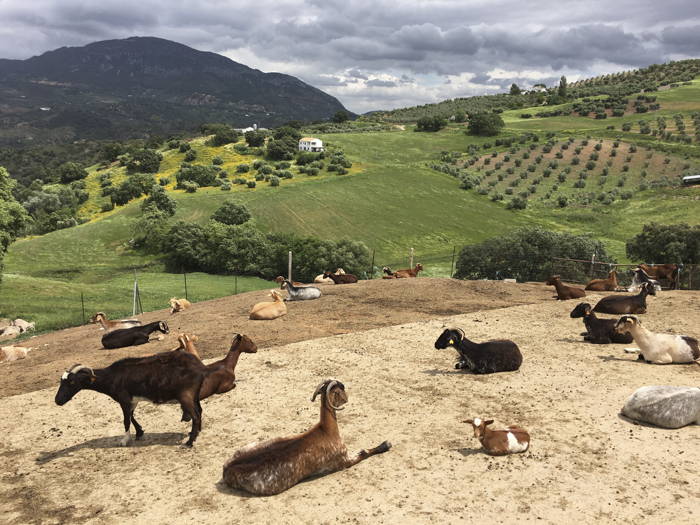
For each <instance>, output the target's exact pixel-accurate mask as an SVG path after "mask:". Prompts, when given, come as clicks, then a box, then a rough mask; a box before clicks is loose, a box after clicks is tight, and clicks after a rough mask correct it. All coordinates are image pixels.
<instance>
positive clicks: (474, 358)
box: [435, 328, 523, 374]
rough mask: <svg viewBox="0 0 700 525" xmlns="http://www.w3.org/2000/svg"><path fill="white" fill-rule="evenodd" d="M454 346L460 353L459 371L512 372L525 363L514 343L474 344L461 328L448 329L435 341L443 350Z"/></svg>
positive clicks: (500, 341) (492, 342)
mask: <svg viewBox="0 0 700 525" xmlns="http://www.w3.org/2000/svg"><path fill="white" fill-rule="evenodd" d="M448 346H452V347H453V348H454V349H455V350H457V352H459V361H458V362H457V364H455V368H457V369H465V368H466V369H469V370H471V371H472V372H473V373H475V374H492V373H495V372H512V371H513V370H518V369H519V368H520V365H521V364H522V362H523V356H522V354H521V353H520V349H519V348H518V345H516V344H515V343H514V342H513V341H507V340H494V341H487V342H485V343H473V342H472V341H470V340H469V339H467V338H466V337H465V335H464V331H463V330H462V329H460V328H448V329H447V330H445V331H444V332H442V334H440V337H438V338H437V341H435V348H437V349H438V350H441V349H443V348H447V347H448Z"/></svg>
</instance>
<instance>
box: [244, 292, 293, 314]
mask: <svg viewBox="0 0 700 525" xmlns="http://www.w3.org/2000/svg"><path fill="white" fill-rule="evenodd" d="M270 297H272V299H273V300H272V302H270V301H265V302H262V303H257V304H255V305H254V306H253V308H251V309H250V315H249V316H248V318H249V319H254V320H258V321H271V320H272V319H277V318H278V317H282V316H283V315H286V313H287V305H286V304H284V301H282V296H281V295H280V293H279V292H278V291H277V290H272V291H271V292H270Z"/></svg>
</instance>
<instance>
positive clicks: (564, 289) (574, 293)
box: [545, 275, 586, 301]
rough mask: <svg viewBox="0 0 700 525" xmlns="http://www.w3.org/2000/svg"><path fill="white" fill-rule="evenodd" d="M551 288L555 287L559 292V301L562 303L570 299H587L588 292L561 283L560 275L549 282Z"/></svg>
mask: <svg viewBox="0 0 700 525" xmlns="http://www.w3.org/2000/svg"><path fill="white" fill-rule="evenodd" d="M545 284H548V285H550V286H554V288H556V290H557V299H559V300H560V301H566V300H568V299H578V298H579V297H586V292H584V291H583V290H582V289H581V288H576V287H575V286H567V285H565V284H564V283H562V282H561V279H560V278H559V276H558V275H552V276H551V277H550V278H549V279H547V282H545Z"/></svg>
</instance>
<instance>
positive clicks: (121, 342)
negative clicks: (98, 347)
mask: <svg viewBox="0 0 700 525" xmlns="http://www.w3.org/2000/svg"><path fill="white" fill-rule="evenodd" d="M153 332H161V333H163V334H167V333H169V332H170V330H169V329H168V323H166V322H165V321H156V322H155V323H148V324H145V325H143V326H134V327H133V328H122V329H121V330H114V331H113V332H109V333H107V334H105V335H103V336H102V346H104V347H105V348H124V347H125V346H132V345H133V346H135V345H143V344H146V343H148V342H149V341H150V340H151V333H153ZM158 338H159V339H162V336H159V337H158Z"/></svg>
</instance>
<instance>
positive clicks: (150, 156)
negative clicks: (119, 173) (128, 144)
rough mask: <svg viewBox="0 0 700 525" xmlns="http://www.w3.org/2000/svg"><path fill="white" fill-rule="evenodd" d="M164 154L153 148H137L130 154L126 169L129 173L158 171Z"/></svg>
mask: <svg viewBox="0 0 700 525" xmlns="http://www.w3.org/2000/svg"><path fill="white" fill-rule="evenodd" d="M162 160H163V155H161V154H160V152H158V151H154V150H152V149H147V148H144V149H140V150H136V151H134V152H133V153H131V154H130V155H129V156H128V160H127V162H126V171H127V172H128V173H137V172H138V173H157V172H158V170H159V169H160V161H162Z"/></svg>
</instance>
